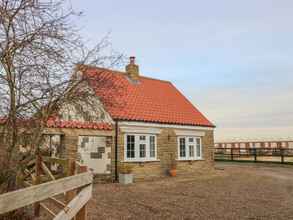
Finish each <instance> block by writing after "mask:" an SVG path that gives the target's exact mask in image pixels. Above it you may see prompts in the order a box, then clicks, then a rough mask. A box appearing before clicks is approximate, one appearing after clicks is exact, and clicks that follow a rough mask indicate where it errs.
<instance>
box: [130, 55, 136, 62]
mask: <svg viewBox="0 0 293 220" xmlns="http://www.w3.org/2000/svg"><path fill="white" fill-rule="evenodd" d="M129 60H130V64H135V57H134V56H132V57H129Z"/></svg>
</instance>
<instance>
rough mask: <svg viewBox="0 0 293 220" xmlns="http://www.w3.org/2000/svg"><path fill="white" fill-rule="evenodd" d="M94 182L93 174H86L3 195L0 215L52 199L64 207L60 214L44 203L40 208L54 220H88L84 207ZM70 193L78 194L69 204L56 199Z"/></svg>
mask: <svg viewBox="0 0 293 220" xmlns="http://www.w3.org/2000/svg"><path fill="white" fill-rule="evenodd" d="M92 182H93V175H92V173H90V172H85V173H81V174H76V175H74V176H69V177H65V178H61V179H58V180H54V181H50V182H47V183H43V184H39V185H35V186H31V187H28V188H24V189H20V190H17V191H13V192H9V193H5V194H2V195H0V214H4V213H6V212H10V211H13V210H16V209H19V208H22V207H25V206H28V205H31V204H34V203H38V202H41V201H43V200H46V199H51V200H52V201H55V202H56V203H58V204H59V206H61V207H62V209H61V210H60V211H59V213H56V214H55V213H53V212H52V211H51V210H50V209H49V208H47V207H46V206H45V205H43V204H42V203H40V206H42V207H43V208H44V209H46V210H47V211H48V212H49V213H50V214H51V215H52V216H53V219H54V220H70V219H72V218H74V217H76V220H84V219H86V211H85V210H84V207H85V206H86V204H87V203H88V201H89V200H90V198H91V196H92ZM70 191H71V192H72V191H75V193H77V194H76V195H75V196H74V198H73V199H72V200H70V201H69V203H68V204H65V203H63V202H61V201H59V200H58V199H56V198H55V196H57V195H60V194H65V193H67V192H70ZM77 191H78V192H77Z"/></svg>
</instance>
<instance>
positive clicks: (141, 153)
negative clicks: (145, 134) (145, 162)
mask: <svg viewBox="0 0 293 220" xmlns="http://www.w3.org/2000/svg"><path fill="white" fill-rule="evenodd" d="M145 150H146V146H145V144H140V145H139V157H140V158H145V156H146V153H145Z"/></svg>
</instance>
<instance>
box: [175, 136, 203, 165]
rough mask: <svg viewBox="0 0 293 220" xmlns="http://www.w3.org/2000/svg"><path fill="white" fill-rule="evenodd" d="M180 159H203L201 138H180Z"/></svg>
mask: <svg viewBox="0 0 293 220" xmlns="http://www.w3.org/2000/svg"><path fill="white" fill-rule="evenodd" d="M178 159H179V160H198V159H202V144H201V138H199V137H179V138H178Z"/></svg>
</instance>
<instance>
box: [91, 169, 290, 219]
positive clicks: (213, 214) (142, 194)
mask: <svg viewBox="0 0 293 220" xmlns="http://www.w3.org/2000/svg"><path fill="white" fill-rule="evenodd" d="M88 214H89V219H140V220H141V219H233V220H235V219H257V220H258V219H286V220H287V219H293V166H281V165H264V164H235V163H217V165H216V170H215V173H213V174H212V175H211V174H209V175H199V176H198V177H197V178H186V177H185V178H183V177H175V178H165V179H162V180H157V181H152V182H140V183H135V184H133V185H129V186H123V185H119V184H97V185H95V187H94V196H93V199H92V200H91V203H90V206H89V210H88Z"/></svg>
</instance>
